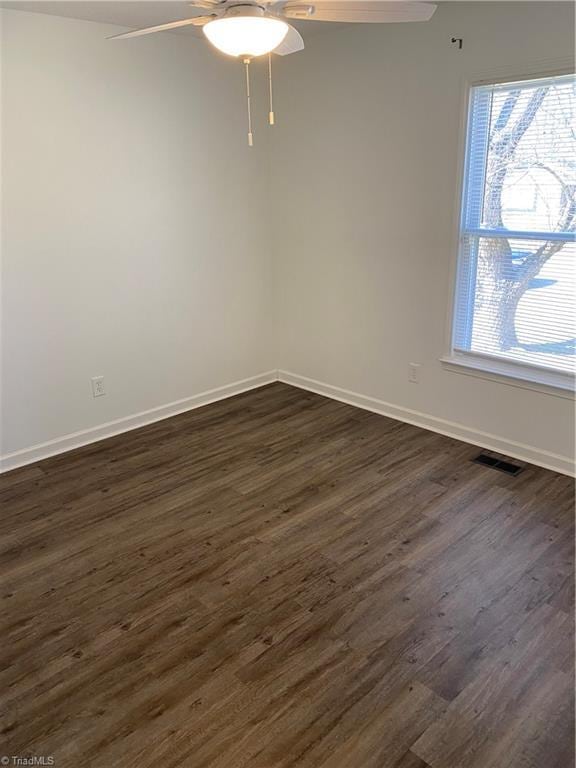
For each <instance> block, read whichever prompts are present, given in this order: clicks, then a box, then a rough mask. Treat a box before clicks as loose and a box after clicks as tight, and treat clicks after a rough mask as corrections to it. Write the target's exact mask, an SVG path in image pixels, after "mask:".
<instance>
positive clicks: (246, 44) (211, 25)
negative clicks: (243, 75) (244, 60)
mask: <svg viewBox="0 0 576 768" xmlns="http://www.w3.org/2000/svg"><path fill="white" fill-rule="evenodd" d="M288 29H289V27H288V24H286V22H285V21H282V20H281V19H271V18H270V17H268V16H253V15H249V16H248V15H247V16H244V15H242V16H240V15H239V16H225V17H224V18H222V19H214V21H210V22H208V24H205V25H204V26H203V27H202V30H203V32H204V34H205V35H206V37H207V38H208V40H209V41H210V42H211V43H212V45H213V46H214V47H215V48H218V50H219V51H222V53H227V54H228V55H229V56H262V55H264V54H265V53H270V51H273V50H274V48H277V47H278V46H279V45H280V43H281V42H282V41H283V40H284V38H285V37H286V34H287V32H288Z"/></svg>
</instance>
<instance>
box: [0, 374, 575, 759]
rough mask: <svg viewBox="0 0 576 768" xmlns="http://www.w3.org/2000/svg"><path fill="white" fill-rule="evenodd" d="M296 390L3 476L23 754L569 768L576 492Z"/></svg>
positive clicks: (17, 737)
mask: <svg viewBox="0 0 576 768" xmlns="http://www.w3.org/2000/svg"><path fill="white" fill-rule="evenodd" d="M476 453H477V449H475V448H474V447H472V446H469V445H466V444H464V443H459V442H457V441H455V440H451V439H449V438H445V437H442V436H439V435H436V434H433V433H431V432H426V431H423V430H420V429H417V428H416V427H411V426H408V425H405V424H401V423H399V422H396V421H392V420H390V419H386V418H383V417H381V416H377V415H374V414H370V413H367V412H364V411H360V410H357V409H354V408H352V407H349V406H346V405H343V404H340V403H336V402H332V401H330V400H327V399H324V398H322V397H318V396H316V395H312V394H308V393H305V392H302V391H300V390H297V389H294V388H291V387H288V386H286V385H282V384H274V385H270V386H268V387H264V388H262V389H259V390H255V391H253V392H250V393H247V394H245V395H241V396H238V397H235V398H232V399H230V400H226V401H224V402H221V403H217V404H214V405H210V406H207V407H205V408H202V409H199V410H196V411H192V412H190V413H188V414H184V415H182V416H178V417H176V418H173V419H170V420H167V421H163V422H160V423H158V424H155V425H152V426H150V427H146V428H144V429H141V430H139V431H136V432H131V433H128V434H126V435H122V436H119V437H116V438H113V439H110V440H107V441H105V442H102V443H100V444H97V445H94V446H89V447H86V448H83V449H81V450H78V451H76V452H74V453H70V454H67V455H63V456H60V457H56V458H52V459H49V460H47V461H44V462H42V463H40V464H37V465H33V466H29V467H26V468H23V469H20V470H15V471H14V472H11V473H9V474H7V475H4V476H2V477H0V491H1V496H0V500H1V501H2V511H3V514H2V519H1V529H2V539H1V547H2V556H1V573H2V589H1V591H0V598H1V599H0V604H1V606H2V608H3V623H4V629H3V632H2V637H1V647H0V695H1V698H2V700H1V711H0V714H1V720H2V725H1V733H2V739H3V741H4V745H3V747H2V748H0V754H7V755H25V756H28V755H44V756H53V757H54V760H55V765H56V766H57V768H63V766H66V767H68V766H70V767H72V766H73V767H74V768H78V767H79V766H82V767H83V768H84V767H85V766H90V767H94V768H100V767H102V768H112V767H113V766H122V768H131V767H134V768H136V766H137V767H138V768H152V767H153V768H159V767H160V766H162V768H172V767H175V766H186V767H187V768H201V767H202V768H208V767H209V768H292V767H294V768H426V766H430V767H431V768H571V767H572V766H573V734H572V720H573V677H572V674H573V659H572V650H573V629H574V627H573V620H572V611H573V575H572V574H573V554H574V552H573V504H574V498H573V484H572V481H571V480H570V479H569V478H567V477H563V476H561V475H557V474H554V473H553V472H549V471H546V470H543V469H538V468H536V467H527V468H526V470H525V471H524V473H523V474H522V475H520V476H519V477H517V478H512V477H508V476H506V475H503V474H501V473H498V472H496V471H494V470H491V469H487V468H484V467H481V466H478V465H475V464H472V463H470V461H469V459H470V458H471V457H473V456H474V455H475V454H476Z"/></svg>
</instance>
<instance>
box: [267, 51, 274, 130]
mask: <svg viewBox="0 0 576 768" xmlns="http://www.w3.org/2000/svg"><path fill="white" fill-rule="evenodd" d="M268 92H269V94H270V112H268V122H269V123H270V125H274V103H273V101H272V53H269V54H268Z"/></svg>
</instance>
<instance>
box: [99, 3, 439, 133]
mask: <svg viewBox="0 0 576 768" xmlns="http://www.w3.org/2000/svg"><path fill="white" fill-rule="evenodd" d="M190 5H191V6H192V8H198V9H201V10H204V11H207V13H204V14H203V15H198V16H192V17H191V18H189V19H183V20H181V21H170V22H167V23H166V24H158V25H156V26H153V27H145V28H143V29H134V30H131V31H130V32H123V33H122V34H119V35H113V36H112V37H111V38H110V39H113V40H120V39H125V38H129V37H139V36H141V35H149V34H151V33H152V32H163V31H165V30H170V29H177V28H179V27H186V26H190V25H192V26H195V27H202V31H203V32H204V34H205V35H206V37H207V39H208V40H209V42H210V43H212V45H213V46H214V47H215V48H217V49H218V50H219V51H222V52H223V53H225V54H228V55H229V56H236V57H238V56H241V57H242V58H243V62H244V65H245V67H246V87H247V97H248V143H249V145H250V146H252V126H251V115H250V76H249V64H250V61H251V59H252V58H253V57H256V56H263V55H265V54H268V55H269V58H268V74H269V81H270V113H269V122H270V124H271V125H273V124H274V111H273V109H272V60H271V56H270V54H272V53H276V54H278V55H280V56H287V55H288V54H290V53H296V52H297V51H301V50H302V49H303V48H304V40H303V39H302V36H301V35H300V33H299V32H298V30H297V29H296V28H295V27H293V26H292V25H291V24H289V23H288V22H287V21H285V19H296V20H299V21H301V20H307V19H310V20H313V21H338V22H345V23H362V24H375V23H376V24H382V23H390V22H405V21H428V20H429V19H430V18H431V17H432V15H433V13H434V11H435V10H436V6H435V5H434V4H433V3H426V2H411V1H409V2H403V1H402V0H392V2H385V1H384V0H313V3H300V2H298V0H195V1H194V2H192V3H190Z"/></svg>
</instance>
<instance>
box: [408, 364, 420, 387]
mask: <svg viewBox="0 0 576 768" xmlns="http://www.w3.org/2000/svg"><path fill="white" fill-rule="evenodd" d="M408 381H409V382H410V384H420V363H408Z"/></svg>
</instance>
